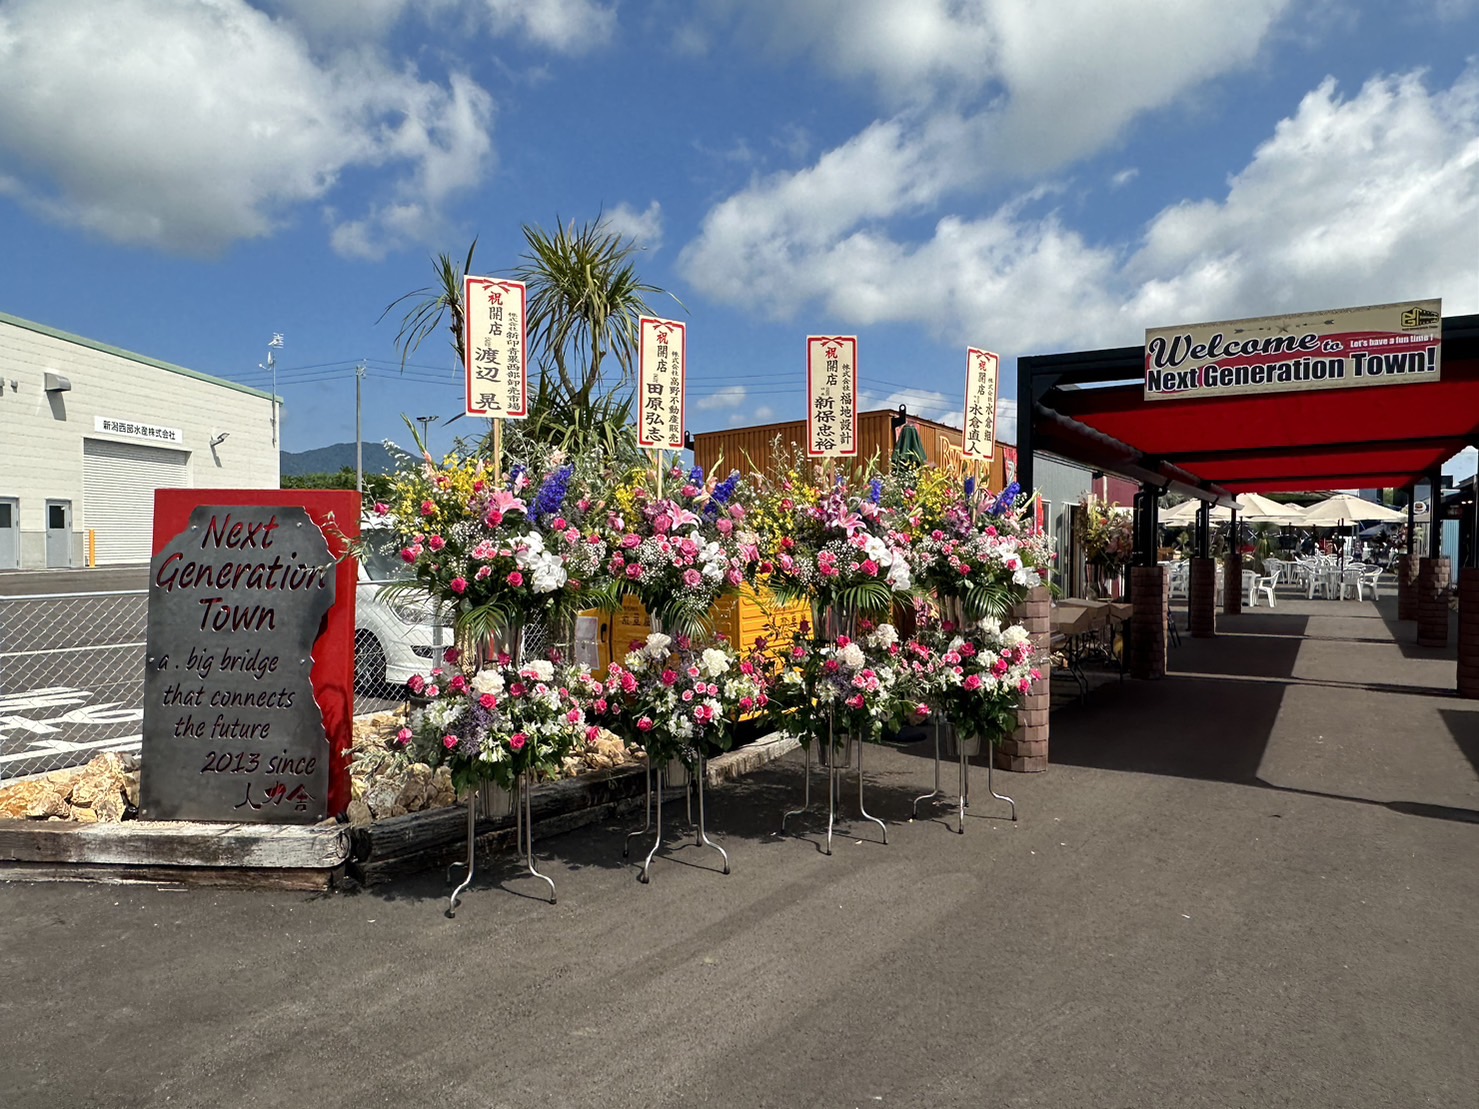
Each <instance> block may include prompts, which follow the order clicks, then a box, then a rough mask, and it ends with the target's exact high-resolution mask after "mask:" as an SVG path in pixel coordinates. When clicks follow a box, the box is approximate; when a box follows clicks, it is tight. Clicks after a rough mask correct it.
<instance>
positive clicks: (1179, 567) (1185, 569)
mask: <svg viewBox="0 0 1479 1109" xmlns="http://www.w3.org/2000/svg"><path fill="white" fill-rule="evenodd" d="M1190 594H1191V567H1190V566H1189V565H1188V564H1187V563H1185V562H1178V563H1176V564H1174V565H1173V566H1172V567H1171V596H1173V597H1186V596H1189V595H1190Z"/></svg>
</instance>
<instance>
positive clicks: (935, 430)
mask: <svg viewBox="0 0 1479 1109" xmlns="http://www.w3.org/2000/svg"><path fill="white" fill-rule="evenodd" d="M893 417H894V413H893V411H892V410H890V409H881V410H877V411H873V412H859V413H858V454H857V458H856V459H838V460H837V462H838V463H839V464H845V465H848V466H850V467H851V468H853V469H855V470H856V471H858V472H859V473H861V472H862V471H863V470H864V469H866V467H867V466H868V463H869V461H870V460H872V459H874V458H875V456H876V458H877V464H878V467H879V468H880V469H883V470H886V469H888V464H889V460H890V459H891V458H892V457H893V450H894V429H893ZM909 422H910V423H912V424H913V425H914V426H915V428H916V429H917V430H918V431H919V438H920V441H921V442H922V443H923V444H924V453H925V455H926V456H927V457H928V458H929V464H930V465H931V466H933V467H937V468H941V469H946V470H951V471H953V472H957V473H959V472H961V469H962V462H963V460H962V459H961V457H960V441H961V438H960V436H961V433H960V429H959V428H957V427H949V426H947V425H945V424H939V423H935V422H934V421H933V420H925V419H921V418H919V417H910V420H909ZM778 436H779V438H780V439H781V441H782V442H783V443H795V444H798V445H804V444H805V443H806V421H805V420H793V421H790V422H788V423H780V424H761V425H759V426H757V427H737V428H733V429H731V430H729V431H706V432H702V433H700V434H697V435H695V436H694V437H693V458H694V462H695V463H696V464H697V465H699V466H702V467H703V468H704V472H705V473H713V472H714V471H715V470H716V469H718V470H722V471H723V472H724V473H728V472H729V471H730V470H735V469H737V470H739V471H740V472H741V473H751V472H759V473H766V472H769V470H770V468H771V466H772V464H773V462H774V452H773V450H772V446H773V444H774V443H775V440H776V438H777V437H778ZM1005 475H1006V462H1005V459H1004V455H1003V452H1002V445H1001V444H1000V443H998V444H997V446H996V450H995V452H994V454H993V455H992V459H991V466H990V472H989V475H988V474H985V473H983V474H981V476H982V477H985V479H986V485H987V488H990V489H993V490H1000V489H1001V488H1002V487H1003V486H1004V485H1005V484H1006V476H1005Z"/></svg>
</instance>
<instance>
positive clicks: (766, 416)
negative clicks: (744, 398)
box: [754, 404, 775, 422]
mask: <svg viewBox="0 0 1479 1109" xmlns="http://www.w3.org/2000/svg"><path fill="white" fill-rule="evenodd" d="M754 416H755V419H756V420H759V421H761V422H764V421H765V420H773V419H775V409H774V408H772V407H770V405H768V404H762V405H761V406H760V407H759V408H757V409H755V412H754Z"/></svg>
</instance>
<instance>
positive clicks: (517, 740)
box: [508, 732, 529, 751]
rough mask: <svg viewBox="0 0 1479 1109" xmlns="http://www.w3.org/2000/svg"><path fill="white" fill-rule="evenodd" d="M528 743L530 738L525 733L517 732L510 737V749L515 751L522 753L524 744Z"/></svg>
mask: <svg viewBox="0 0 1479 1109" xmlns="http://www.w3.org/2000/svg"><path fill="white" fill-rule="evenodd" d="M528 742H529V737H528V736H526V735H525V734H524V733H523V732H515V733H514V734H513V735H511V736H509V737H508V745H509V747H511V748H512V749H513V750H515V751H522V750H523V749H524V744H526V743H528Z"/></svg>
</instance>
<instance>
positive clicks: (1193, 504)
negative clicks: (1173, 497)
mask: <svg viewBox="0 0 1479 1109" xmlns="http://www.w3.org/2000/svg"><path fill="white" fill-rule="evenodd" d="M1201 505H1202V502H1201V501H1199V500H1197V499H1196V498H1195V497H1193V498H1192V499H1191V500H1189V501H1182V502H1181V503H1180V504H1178V505H1176V506H1175V507H1174V508H1168V509H1166V511H1164V512H1162V513H1161V515H1160V522H1161V523H1162V524H1164V525H1166V527H1190V526H1191V525H1192V524H1195V523H1196V522H1197V509H1198V508H1200V507H1201ZM1231 516H1232V509H1230V508H1224V507H1222V505H1220V504H1219V505H1213V506H1212V519H1213V520H1227V519H1229V518H1230V517H1231Z"/></svg>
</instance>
